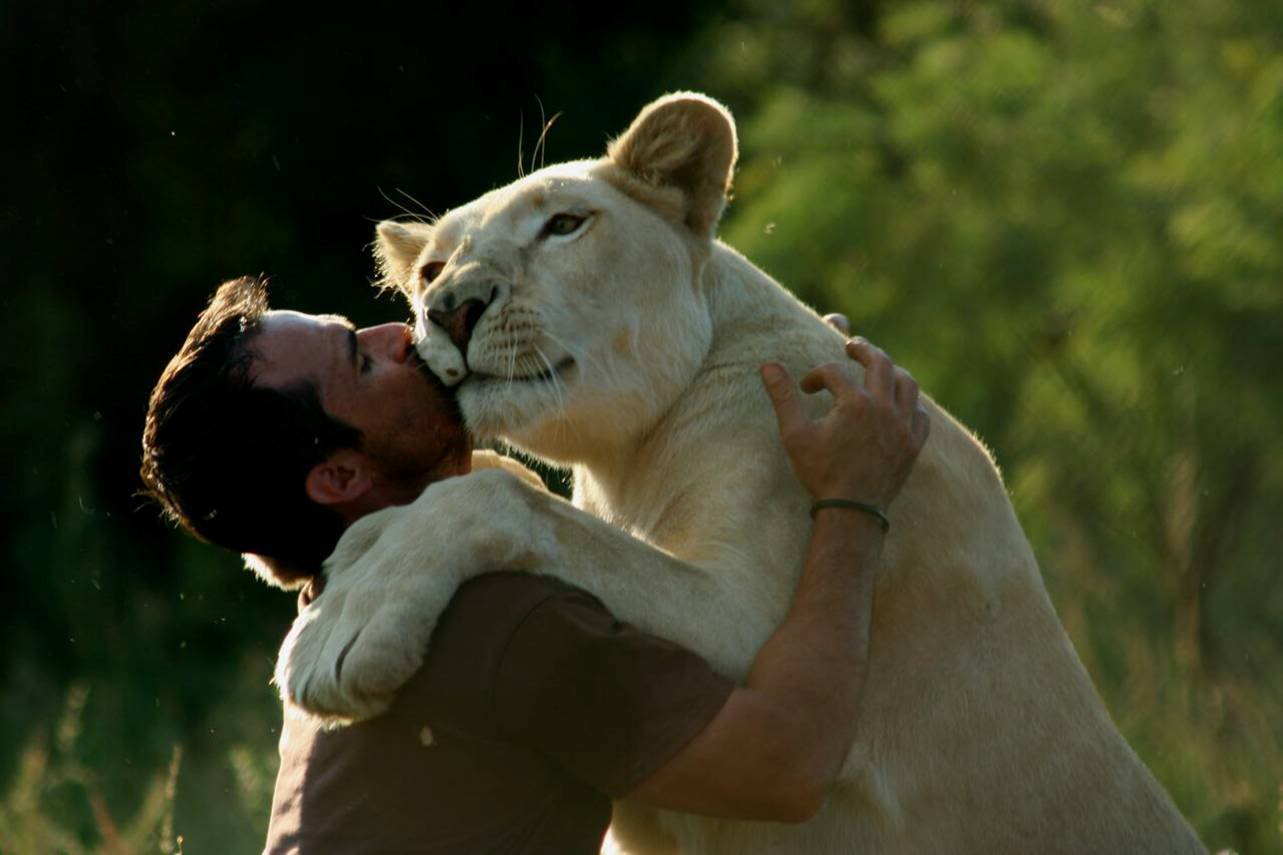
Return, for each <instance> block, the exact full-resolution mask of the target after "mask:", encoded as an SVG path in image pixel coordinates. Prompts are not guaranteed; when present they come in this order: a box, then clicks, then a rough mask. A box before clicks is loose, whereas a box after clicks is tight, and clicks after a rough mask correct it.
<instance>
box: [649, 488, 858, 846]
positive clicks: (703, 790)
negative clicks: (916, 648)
mask: <svg viewBox="0 0 1283 855" xmlns="http://www.w3.org/2000/svg"><path fill="white" fill-rule="evenodd" d="M882 537H883V535H882V532H881V531H880V529H879V528H878V525H877V522H876V520H873V519H872V518H869V519H865V515H863V514H860V513H858V512H852V511H841V510H826V511H824V512H823V513H821V514H819V515H818V519H817V521H816V524H815V531H814V534H813V537H812V539H811V545H810V547H809V549H808V551H807V556H806V563H805V566H804V569H803V571H802V577H801V579H800V580H799V583H798V587H797V590H796V593H795V594H794V597H793V602H792V605H791V607H790V609H789V612H788V614H787V615H786V617H785V619H784V621H783V622H782V623H781V624H780V626H779V627H778V628H777V629H776V631H775V633H774V634H772V636H771V637H770V638H769V639H768V640H767V642H766V643H765V644H764V645H763V646H762V649H761V650H760V651H759V652H758V655H757V658H756V659H755V660H754V662H753V666H752V668H751V670H750V672H749V675H748V678H747V681H746V683H745V685H744V686H743V687H741V688H738V689H736V690H735V691H733V692H732V693H731V695H730V697H729V698H728V699H727V701H726V703H725V705H724V706H723V707H722V709H721V710H720V711H719V712H718V713H717V715H716V716H715V717H714V718H713V720H712V721H711V722H710V723H709V724H708V726H707V727H706V728H705V729H704V730H703V731H702V732H701V733H700V734H699V735H698V736H696V737H695V739H694V740H692V742H691V744H690V745H688V746H687V747H686V748H685V749H683V751H682V752H681V753H679V754H678V755H677V756H676V757H674V758H673V759H672V760H670V761H669V762H668V763H667V764H666V765H665V766H664V767H662V768H661V769H659V770H658V771H657V772H655V773H654V774H653V775H652V776H651V777H650V778H649V779H647V780H645V781H643V782H642V783H641V784H640V785H639V786H638V787H637V789H636V790H635V791H634V792H632V793H630V794H629V797H630V798H635V799H638V800H640V801H643V802H647V803H649V804H653V805H656V806H659V807H669V808H674V809H677V810H683V811H688V812H693V813H703V814H709V815H712V816H722V817H732V818H740V819H759V820H774V821H784V822H800V821H803V820H805V819H808V818H810V817H811V816H813V815H814V814H815V812H816V811H817V810H818V809H819V807H820V805H821V804H822V803H823V800H824V797H825V795H826V794H827V792H828V789H829V788H830V787H831V786H832V783H833V781H834V779H835V778H836V776H837V774H838V772H839V771H840V769H841V766H842V761H843V760H844V759H845V757H846V754H847V750H848V748H849V746H850V744H851V741H852V739H853V738H854V735H855V721H856V718H857V713H858V711H859V701H860V693H861V689H862V687H863V685H864V678H865V673H866V668H867V662H868V651H869V622H870V617H871V610H872V603H873V584H874V578H875V575H876V570H877V563H878V560H879V556H880V553H881V546H882Z"/></svg>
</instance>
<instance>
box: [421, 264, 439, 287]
mask: <svg viewBox="0 0 1283 855" xmlns="http://www.w3.org/2000/svg"><path fill="white" fill-rule="evenodd" d="M444 268H445V262H442V261H429V262H428V263H427V264H425V265H423V269H422V270H420V271H419V277H420V278H421V279H422V280H423V284H424V285H429V284H431V283H432V280H433V279H436V278H437V277H438V276H440V275H441V271H442V270H443V269H444Z"/></svg>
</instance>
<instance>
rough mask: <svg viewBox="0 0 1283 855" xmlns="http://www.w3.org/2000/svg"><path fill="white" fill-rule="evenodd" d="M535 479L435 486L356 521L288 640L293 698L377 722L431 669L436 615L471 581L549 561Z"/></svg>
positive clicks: (488, 478) (279, 673) (282, 664)
mask: <svg viewBox="0 0 1283 855" xmlns="http://www.w3.org/2000/svg"><path fill="white" fill-rule="evenodd" d="M534 493H536V490H535V489H534V488H532V487H531V486H529V485H527V484H525V483H523V482H522V481H521V480H519V479H518V478H517V477H515V476H514V475H512V474H510V473H509V472H507V471H503V470H500V469H489V470H485V471H481V472H475V473H473V474H471V475H465V476H461V477H458V478H451V479H448V480H445V481H441V482H438V483H437V484H433V485H432V486H430V487H428V488H427V490H425V491H424V493H423V495H422V496H420V497H419V498H418V499H416V500H415V501H414V502H413V503H412V504H409V505H406V506H404V507H396V508H387V509H385V510H382V511H379V512H377V513H374V514H370V515H369V516H367V517H364V518H362V519H360V520H358V521H357V522H356V523H354V524H353V525H352V526H351V527H350V528H349V529H348V531H347V532H345V533H344V535H343V537H342V539H341V540H340V541H339V544H338V546H337V548H336V549H335V551H334V554H333V555H331V556H330V558H329V559H328V560H327V561H326V565H325V578H326V582H325V589H324V592H323V593H322V594H321V595H320V596H319V597H317V598H316V600H314V601H313V602H312V603H311V604H310V605H309V606H308V607H307V608H306V609H304V610H303V612H302V613H301V614H300V615H299V616H298V618H297V619H296V620H295V621H294V625H293V627H292V628H291V629H290V632H289V634H288V635H287V636H286V638H285V642H284V644H282V646H281V650H280V654H279V656H278V659H277V666H276V682H277V684H278V685H279V687H280V690H281V694H282V696H283V697H285V698H287V699H288V700H290V701H292V702H294V703H295V704H297V705H298V706H300V707H302V708H304V709H306V710H308V711H309V712H311V713H313V714H315V715H318V716H321V717H324V718H328V719H332V720H334V721H335V722H345V721H352V720H359V719H364V718H370V717H371V716H375V715H378V714H379V713H381V712H383V711H384V710H385V709H387V707H388V706H389V705H390V704H391V702H392V700H393V698H394V697H395V695H396V692H397V691H398V690H399V689H400V688H401V686H403V685H404V684H405V683H406V682H407V681H408V680H409V679H410V677H412V676H413V675H414V673H415V672H416V671H417V670H418V669H419V667H420V666H421V665H422V664H423V658H424V654H425V652H426V650H427V646H428V639H429V638H430V636H431V635H432V630H433V628H434V627H435V626H436V622H437V618H438V617H439V615H440V614H441V612H442V611H443V610H444V609H445V607H446V605H447V604H448V603H449V601H450V598H451V597H453V596H454V592H455V590H456V589H457V588H458V586H459V585H460V584H461V583H462V582H464V581H466V580H467V579H469V578H471V577H473V576H477V575H480V574H482V573H485V572H487V571H491V570H494V569H496V568H505V569H521V568H528V567H530V566H531V565H533V564H538V563H539V562H538V555H539V553H540V552H541V550H542V551H543V552H546V551H547V548H546V545H544V544H543V543H542V542H541V541H543V540H544V539H545V538H541V537H540V533H539V530H538V528H537V527H536V526H535V524H534V520H533V518H532V513H531V511H530V508H531V504H530V502H529V499H528V495H531V494H534Z"/></svg>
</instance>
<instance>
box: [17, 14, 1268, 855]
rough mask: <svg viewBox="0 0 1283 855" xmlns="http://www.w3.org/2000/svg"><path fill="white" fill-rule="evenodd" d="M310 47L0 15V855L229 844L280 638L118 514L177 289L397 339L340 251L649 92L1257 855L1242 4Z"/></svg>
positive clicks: (335, 36)
mask: <svg viewBox="0 0 1283 855" xmlns="http://www.w3.org/2000/svg"><path fill="white" fill-rule="evenodd" d="M317 8H318V7H317V6H315V5H313V6H311V7H308V8H299V9H291V8H288V7H287V6H286V5H284V4H261V5H259V4H249V3H236V2H218V3H214V2H192V3H165V4H160V3H139V2H134V3H127V2H122V3H114V4H89V3H36V2H34V0H18V2H12V3H7V4H3V5H0V63H2V64H3V66H2V67H0V72H2V73H0V81H2V82H0V87H2V89H0V91H3V93H4V98H5V99H6V101H5V104H6V108H5V109H4V110H3V115H4V117H5V120H6V125H7V126H8V130H7V131H6V132H5V133H4V135H3V137H0V139H2V140H3V142H0V145H2V146H3V152H4V155H5V156H4V163H3V167H4V174H5V178H4V184H5V187H6V189H5V191H4V192H3V194H2V195H0V248H2V251H3V257H4V260H5V271H6V279H5V282H4V284H3V286H2V287H0V319H2V321H0V322H2V323H3V324H4V327H3V350H2V352H3V354H4V372H3V375H0V376H3V378H4V383H3V384H2V385H0V394H2V395H3V396H4V397H3V414H4V415H3V421H2V422H0V430H2V431H3V433H2V434H0V447H2V448H3V449H4V450H5V452H6V454H7V461H6V464H5V467H4V472H5V474H6V475H7V478H6V485H5V489H4V490H3V493H2V498H0V501H2V502H3V508H4V511H3V519H4V522H5V526H6V529H5V536H4V539H3V543H4V549H5V550H6V552H5V559H6V560H5V585H4V589H3V596H0V657H2V658H0V663H2V665H0V668H2V671H0V673H2V674H3V683H2V684H0V852H3V853H4V855H11V853H24V854H25V853H55V852H65V853H80V852H104V853H126V852H158V851H163V852H177V851H180V850H181V851H183V852H187V853H206V852H216V853H250V852H255V851H257V850H258V848H259V847H260V846H261V843H262V839H263V835H264V832H265V828H266V821H267V807H268V804H269V800H270V794H271V786H272V781H273V776H274V774H275V741H276V737H277V733H278V726H279V708H278V705H277V702H276V699H275V695H274V693H273V691H272V689H271V687H270V686H269V685H268V678H269V675H270V670H271V664H272V661H273V658H274V654H275V649H276V646H277V644H278V642H279V640H280V638H281V636H282V635H283V632H284V629H285V627H286V625H287V623H288V621H289V620H290V617H291V614H292V612H293V610H294V603H293V599H292V597H290V596H288V595H284V594H281V593H279V592H276V591H274V590H271V589H268V588H266V587H265V586H263V585H261V584H259V583H257V582H256V581H254V580H253V578H251V577H250V576H249V575H248V574H247V573H246V572H244V571H242V570H241V569H239V564H238V561H237V560H236V559H235V558H234V557H233V556H230V555H225V554H222V553H220V552H218V551H216V550H214V549H212V548H209V547H205V546H202V545H200V544H196V543H194V542H192V541H190V540H188V539H186V538H184V537H182V536H179V535H178V534H177V533H175V532H173V531H171V530H169V529H168V528H167V527H165V526H164V525H162V524H160V523H159V521H158V518H157V514H156V511H155V509H154V507H151V506H149V505H148V504H147V503H146V502H145V501H143V500H142V499H140V498H139V497H138V496H137V495H136V491H137V489H138V487H139V484H138V481H137V477H136V474H135V473H136V469H137V459H138V441H139V434H140V430H141V425H142V416H143V412H144V407H145V401H146V395H147V393H148V391H149V389H150V387H151V384H152V383H153V382H154V380H155V378H156V377H157V375H158V374H159V372H160V370H161V369H162V368H163V366H164V364H165V362H166V361H167V359H168V358H169V356H170V355H171V354H172V353H173V351H174V350H175V349H176V348H177V347H178V345H179V344H180V343H181V341H182V339H183V337H184V335H185V333H186V331H187V329H188V327H189V326H190V324H191V322H192V320H193V319H194V318H195V315H196V313H197V312H198V311H199V310H200V308H201V307H202V306H203V304H204V302H205V300H206V299H207V298H208V296H209V294H210V293H211V292H212V290H213V289H214V287H215V286H216V285H217V284H218V283H219V282H220V281H222V280H224V279H227V278H231V277H233V276H236V275H240V274H245V273H250V274H257V273H268V274H271V275H272V277H273V279H274V283H275V284H274V301H275V303H276V304H277V305H279V306H283V307H293V308H299V309H304V310H310V311H341V312H344V313H346V314H348V315H350V316H351V317H352V318H353V319H354V320H355V321H357V322H358V323H368V322H374V321H382V320H393V319H400V318H403V317H405V315H406V310H405V309H404V308H403V307H402V306H401V305H399V304H398V302H397V301H396V300H395V299H394V298H392V297H390V296H384V297H382V298H379V297H376V294H375V293H374V291H373V290H371V289H370V288H369V287H368V282H369V281H370V279H371V278H372V265H371V263H370V259H369V254H368V243H369V241H370V240H371V238H372V236H373V224H374V222H376V221H377V220H379V219H382V218H385V217H389V216H394V215H397V214H399V213H403V212H407V211H408V212H410V213H415V214H422V213H424V212H425V211H426V210H431V211H433V212H436V213H441V212H443V211H444V210H447V209H449V208H450V207H452V206H454V205H457V204H460V203H462V202H465V201H467V200H468V199H470V198H471V197H473V196H475V195H477V194H479V193H481V192H483V191H485V190H487V189H489V188H491V187H493V186H496V185H498V184H502V183H505V182H507V181H508V180H510V179H512V178H514V177H516V175H517V172H518V168H519V163H524V166H525V167H526V168H529V166H530V165H531V160H532V158H533V157H534V156H535V142H536V140H537V139H538V137H539V135H540V131H541V129H542V127H543V126H544V124H545V123H546V122H547V121H548V120H549V119H551V118H552V117H553V116H554V115H558V116H559V118H558V119H557V121H556V122H555V124H554V125H553V126H552V128H551V130H550V131H549V132H548V135H547V139H546V147H545V148H546V152H545V153H544V154H546V157H547V159H548V161H549V162H552V161H554V160H560V159H569V158H578V157H584V156H592V155H595V154H598V153H599V152H601V151H602V149H603V147H604V144H605V141H606V139H607V137H608V135H610V134H614V133H618V132H619V131H620V130H622V129H623V128H624V127H625V126H626V125H627V123H628V121H629V120H630V119H631V117H632V116H633V115H634V114H635V112H636V111H637V110H638V109H639V108H640V107H641V106H642V105H643V104H644V103H646V102H647V101H649V100H650V99H651V98H653V97H655V96H656V95H659V94H661V93H663V92H665V91H669V90H672V89H678V88H691V89H699V90H703V91H706V92H708V93H709V94H711V95H713V96H714V97H716V98H718V99H720V100H722V101H723V102H725V103H726V104H728V105H729V106H730V107H731V109H732V110H733V111H734V113H735V115H736V117H737V119H738V121H739V129H740V138H741V146H742V158H741V165H740V169H739V172H738V174H737V179H736V190H735V199H734V201H733V203H732V204H731V206H730V208H729V211H728V214H727V217H726V220H725V221H724V224H723V229H722V235H723V238H724V239H725V240H727V241H728V242H729V243H731V244H732V245H734V246H736V247H738V248H739V249H740V250H742V251H744V252H745V253H746V254H747V255H748V256H749V257H750V258H752V259H754V260H755V261H757V262H758V263H759V264H760V265H761V266H763V267H764V268H765V269H766V270H767V271H769V272H770V273H772V274H773V275H774V276H776V277H777V278H778V279H779V280H780V281H782V282H784V283H785V284H786V285H788V286H790V287H791V288H793V289H794V290H795V291H796V292H797V293H798V294H800V295H802V296H803V297H804V298H805V299H806V300H808V301H809V302H811V303H812V304H813V305H815V306H817V307H819V308H821V309H822V310H825V311H833V310H837V311H844V312H846V313H847V314H848V315H849V316H850V317H851V318H852V320H853V322H854V326H855V329H856V331H857V332H860V333H862V334H865V335H867V336H868V337H870V338H872V339H873V340H874V341H876V342H877V343H879V344H881V345H882V346H884V347H886V348H887V349H888V350H889V351H890V352H891V353H892V354H893V355H894V356H895V357H896V358H897V359H898V360H899V361H901V362H902V363H904V364H905V365H906V366H907V367H909V368H910V369H911V370H912V371H913V373H914V374H915V375H916V376H917V377H918V378H919V379H920V380H921V381H922V384H923V386H924V387H925V388H926V389H928V390H929V391H930V392H931V393H932V394H933V395H934V397H935V398H936V399H937V400H938V401H940V402H941V403H942V404H943V405H944V406H945V407H947V408H948V409H950V410H951V411H952V412H953V413H955V414H956V415H957V416H958V417H959V418H960V419H961V420H962V421H963V422H965V423H966V424H968V425H970V426H971V427H972V428H973V429H974V430H976V432H977V433H978V434H979V435H980V436H981V437H982V438H983V440H984V441H985V442H986V443H987V444H989V445H990V446H991V447H992V448H993V449H994V451H995V453H996V455H997V458H998V460H999V463H1000V464H1001V465H1002V467H1003V471H1004V474H1005V477H1006V480H1007V484H1008V486H1009V488H1010V491H1011V495H1012V499H1013V501H1014V503H1015V505H1016V508H1017V510H1018V511H1019V513H1020V517H1021V519H1022V521H1023V522H1024V525H1025V528H1026V530H1027V531H1028V533H1029V536H1030V538H1031V540H1032V541H1033V544H1034V547H1035V549H1036V551H1037V553H1038V555H1039V557H1040V561H1041V564H1042V568H1043V574H1044V577H1045V579H1046V582H1047V586H1048V588H1049V589H1050V591H1051V594H1052V597H1053V599H1054V601H1055V604H1056V607H1057V609H1058V611H1059V614H1060V616H1061V619H1062V620H1063V621H1064V623H1065V625H1066V627H1067V628H1068V630H1069V632H1070V634H1071V636H1072V637H1073V640H1074V643H1075V645H1076V646H1077V648H1078V651H1079V654H1080V655H1081V657H1082V659H1083V661H1084V662H1085V664H1086V665H1087V667H1088V669H1089V670H1090V671H1091V673H1092V676H1093V677H1094V679H1095V681H1096V684H1097V685H1098V687H1099V689H1100V692H1101V694H1102V695H1103V697H1104V699H1105V702H1106V703H1107V705H1108V706H1109V708H1110V710H1111V711H1112V713H1113V715H1114V717H1115V719H1116V720H1117V722H1118V724H1119V726H1120V727H1121V729H1122V730H1123V732H1124V733H1125V734H1126V736H1127V738H1128V740H1129V741H1130V742H1131V744H1132V745H1133V746H1135V748H1136V750H1137V751H1138V752H1139V753H1140V755H1141V756H1142V757H1143V758H1144V760H1145V762H1146V763H1147V764H1148V765H1149V767H1150V768H1151V769H1152V770H1153V771H1154V773H1155V775H1156V776H1157V777H1158V778H1159V780H1160V781H1161V782H1162V783H1163V785H1164V786H1165V787H1166V788H1167V789H1168V791H1169V792H1170V793H1171V794H1172V796H1173V798H1175V800H1176V802H1177V804H1178V805H1179V806H1180V808H1181V810H1182V811H1183V812H1184V813H1185V815H1186V816H1187V817H1189V819H1190V821H1191V822H1192V823H1193V824H1194V826H1195V827H1196V828H1197V830H1198V832H1199V833H1200V835H1201V836H1202V837H1203V839H1204V841H1205V842H1206V843H1207V844H1208V845H1209V846H1210V847H1211V848H1213V849H1219V848H1223V847H1232V848H1234V849H1236V850H1238V851H1240V852H1242V853H1258V852H1279V851H1283V828H1281V824H1283V814H1281V810H1283V808H1281V805H1280V801H1281V799H1283V790H1281V785H1283V750H1281V748H1283V657H1281V656H1280V653H1283V586H1281V585H1280V582H1279V577H1280V572H1279V570H1280V563H1281V560H1280V556H1281V555H1283V455H1281V454H1280V451H1279V446H1280V441H1281V440H1283V431H1281V430H1280V426H1281V425H1283V381H1280V379H1279V377H1280V374H1279V371H1280V366H1281V365H1283V4H1280V3H1277V2H1263V1H1262V0H1182V2H1179V3H1177V2H1158V0H1153V2H1144V0H1110V1H1109V2H1101V3H1094V4H1093V3H1080V2H1069V1H1068V0H1063V1H1062V0H1028V2H995V3H982V2H969V3H954V2H945V0H923V2H886V0H883V2H878V0H862V1H861V2H846V3H843V2H837V0H806V1H805V2H802V1H801V0H800V1H799V2H795V3H792V4H788V3H779V2H765V0H763V1H762V2H757V1H756V0H740V2H734V3H730V4H713V3H684V4H681V5H673V6H672V7H671V8H663V6H662V4H659V5H657V4H626V5H625V4H620V5H617V6H612V5H603V6H601V7H592V8H581V7H580V4H533V3H530V4H521V5H513V6H511V7H501V6H498V5H495V4H490V3H470V4H469V3H464V4H449V5H448V6H447V5H445V4H441V6H440V7H439V8H437V7H434V5H433V4H404V5H402V4H397V5H391V4H385V3H381V2H379V3H376V2H367V3H363V4H359V5H353V6H351V7H350V8H349V10H348V11H346V12H345V13H342V14H330V13H325V14H321V13H318V12H317V11H316V9H317ZM246 429H247V430H248V429H251V426H249V425H247V426H246ZM249 477H250V473H247V479H248V478H249ZM1011 784H1012V786H1013V787H1019V786H1021V782H1019V781H1012V782H1011Z"/></svg>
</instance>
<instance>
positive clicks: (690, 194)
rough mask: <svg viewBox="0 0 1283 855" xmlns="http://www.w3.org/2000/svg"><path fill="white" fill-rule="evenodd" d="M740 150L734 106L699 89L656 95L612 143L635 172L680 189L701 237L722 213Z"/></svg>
mask: <svg viewBox="0 0 1283 855" xmlns="http://www.w3.org/2000/svg"><path fill="white" fill-rule="evenodd" d="M738 153H739V152H738V146H737V143H736V140H735V120H734V119H732V118H731V114H730V111H728V110H727V109H726V108H725V107H723V106H722V105H721V104H719V103H717V102H716V101H714V100H713V99H712V98H709V97H707V96H705V95H700V94H698V93H696V92H676V93H673V94H671V95H665V96H664V97H662V98H660V99H658V100H656V101H652V102H651V103H650V104H648V105H647V106H646V107H645V108H644V109H643V110H642V111H641V112H640V113H638V114H637V118H636V119H634V120H633V123H632V125H631V126H630V127H629V128H628V130H626V131H624V133H623V135H622V136H620V137H619V138H618V139H615V140H614V141H612V142H611V143H610V145H609V147H608V148H607V149H606V156H607V158H609V159H610V161H611V162H612V163H614V165H615V166H617V167H619V168H620V169H621V170H623V171H624V172H625V173H626V174H627V175H628V176H629V177H630V178H632V179H634V180H638V181H641V182H642V183H643V184H645V185H649V186H651V187H656V188H675V189H677V190H680V191H681V193H682V196H683V200H684V204H683V208H684V211H683V221H684V222H685V224H686V225H687V226H688V227H689V228H690V229H691V230H692V231H694V232H695V233H696V234H698V235H700V236H701V237H712V235H713V230H714V229H715V228H716V227H717V221H718V220H719V219H721V216H722V209H723V208H724V207H726V194H727V192H728V191H729V190H730V188H731V173H732V171H733V170H734V169H735V158H736V157H737V156H738Z"/></svg>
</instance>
